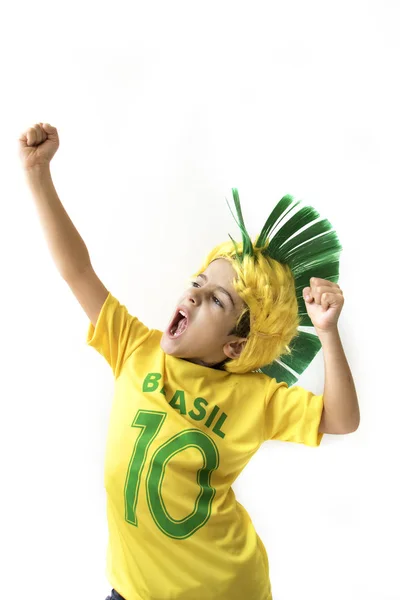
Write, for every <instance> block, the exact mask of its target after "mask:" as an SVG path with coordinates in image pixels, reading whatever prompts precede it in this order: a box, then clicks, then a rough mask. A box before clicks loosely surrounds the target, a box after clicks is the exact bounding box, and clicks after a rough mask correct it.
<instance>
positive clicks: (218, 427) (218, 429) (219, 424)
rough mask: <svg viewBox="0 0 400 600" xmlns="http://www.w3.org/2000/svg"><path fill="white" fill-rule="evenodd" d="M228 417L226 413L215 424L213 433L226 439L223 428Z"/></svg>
mask: <svg viewBox="0 0 400 600" xmlns="http://www.w3.org/2000/svg"><path fill="white" fill-rule="evenodd" d="M227 416H228V415H227V414H226V413H222V415H221V416H220V418H219V419H218V421H217V422H216V424H215V427H214V429H213V432H214V433H216V434H217V435H219V437H222V438H224V437H225V433H224V432H223V431H221V427H222V425H223V424H224V421H225V419H226V417H227Z"/></svg>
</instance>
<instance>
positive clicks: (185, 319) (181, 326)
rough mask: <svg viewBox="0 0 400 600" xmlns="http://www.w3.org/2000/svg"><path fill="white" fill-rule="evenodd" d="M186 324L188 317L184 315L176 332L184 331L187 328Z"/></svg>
mask: <svg viewBox="0 0 400 600" xmlns="http://www.w3.org/2000/svg"><path fill="white" fill-rule="evenodd" d="M186 325H187V318H186V317H184V318H183V319H181V320H180V321H179V324H178V328H177V330H176V332H175V333H182V331H184V330H185V329H186Z"/></svg>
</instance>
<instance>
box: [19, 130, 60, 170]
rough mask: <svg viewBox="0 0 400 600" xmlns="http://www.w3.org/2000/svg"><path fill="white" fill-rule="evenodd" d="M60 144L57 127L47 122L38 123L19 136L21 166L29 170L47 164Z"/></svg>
mask: <svg viewBox="0 0 400 600" xmlns="http://www.w3.org/2000/svg"><path fill="white" fill-rule="evenodd" d="M59 145H60V141H59V139H58V133H57V129H56V128H55V127H52V126H51V125H49V124H48V123H38V124H36V125H34V126H33V127H30V128H29V129H28V130H27V131H26V132H25V133H22V134H21V135H20V137H19V156H20V159H21V162H22V166H23V168H24V169H25V170H27V171H29V170H30V169H32V168H34V167H40V166H48V165H49V164H50V161H51V159H52V158H53V156H54V155H55V153H56V152H57V150H58V147H59Z"/></svg>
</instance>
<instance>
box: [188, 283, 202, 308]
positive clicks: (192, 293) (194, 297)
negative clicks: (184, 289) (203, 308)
mask: <svg viewBox="0 0 400 600" xmlns="http://www.w3.org/2000/svg"><path fill="white" fill-rule="evenodd" d="M199 291H200V288H196V287H194V288H191V289H190V290H189V296H188V298H189V302H191V303H192V304H198V303H199V298H200V294H199Z"/></svg>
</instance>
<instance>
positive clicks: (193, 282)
mask: <svg viewBox="0 0 400 600" xmlns="http://www.w3.org/2000/svg"><path fill="white" fill-rule="evenodd" d="M190 283H191V284H192V286H195V285H197V287H200V286H199V284H198V283H197V282H196V281H191V282H190ZM214 299H215V300H216V301H217V302H216V304H218V305H219V306H220V307H221V308H224V305H223V304H222V302H221V301H220V300H218V298H217V296H213V300H214Z"/></svg>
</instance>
